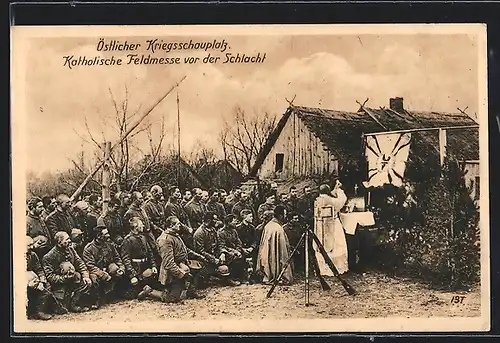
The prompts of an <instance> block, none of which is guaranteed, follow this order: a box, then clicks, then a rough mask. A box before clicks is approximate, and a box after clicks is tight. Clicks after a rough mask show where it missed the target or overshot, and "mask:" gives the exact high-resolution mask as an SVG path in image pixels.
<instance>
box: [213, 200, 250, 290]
mask: <svg viewBox="0 0 500 343" xmlns="http://www.w3.org/2000/svg"><path fill="white" fill-rule="evenodd" d="M244 211H245V210H244ZM250 215H251V213H250ZM237 223H238V222H237V220H236V219H235V218H234V216H233V215H232V214H230V215H228V216H227V217H226V220H225V225H224V226H222V227H221V228H220V229H219V230H218V232H217V237H218V239H219V245H220V251H221V253H223V254H224V255H225V257H226V264H227V266H228V267H229V272H230V273H231V277H232V279H233V281H234V282H235V283H238V282H240V281H241V282H243V283H248V279H249V276H248V275H246V273H245V271H246V270H247V265H246V257H247V256H248V255H250V254H251V253H252V251H253V249H254V248H252V247H249V248H244V247H243V243H242V242H241V239H240V237H239V235H238V231H237V230H236V225H237Z"/></svg>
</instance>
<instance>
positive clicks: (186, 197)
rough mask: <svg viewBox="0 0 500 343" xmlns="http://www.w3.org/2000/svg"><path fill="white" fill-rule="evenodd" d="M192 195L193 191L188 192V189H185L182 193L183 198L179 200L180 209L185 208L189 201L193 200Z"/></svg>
mask: <svg viewBox="0 0 500 343" xmlns="http://www.w3.org/2000/svg"><path fill="white" fill-rule="evenodd" d="M193 194H194V190H193V191H190V190H189V189H186V191H185V192H184V196H183V197H182V200H181V205H182V207H184V206H186V204H187V203H188V202H190V201H191V199H192V198H193Z"/></svg>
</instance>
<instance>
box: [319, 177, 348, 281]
mask: <svg viewBox="0 0 500 343" xmlns="http://www.w3.org/2000/svg"><path fill="white" fill-rule="evenodd" d="M346 201H347V196H346V195H345V193H344V191H343V190H342V189H341V188H340V183H339V182H337V184H336V186H335V189H334V190H333V191H332V192H330V186H328V185H326V184H324V185H321V186H320V188H319V196H318V197H317V198H316V201H315V202H314V232H315V233H316V236H318V238H319V240H320V241H321V243H322V244H323V247H324V248H325V250H326V252H327V254H328V256H329V257H330V259H331V260H332V262H333V264H334V265H335V267H336V268H337V271H338V272H339V274H343V273H345V272H347V271H348V269H349V268H348V263H347V242H346V238H345V233H344V228H343V227H342V223H341V222H340V219H339V212H340V210H341V209H342V207H343V206H344V205H345V203H346ZM313 246H314V251H315V254H316V258H317V260H318V264H319V269H320V272H321V275H325V276H333V273H332V271H331V270H330V268H329V267H328V265H327V264H326V261H325V259H324V258H323V256H322V255H321V253H320V251H319V249H318V246H317V245H316V244H313Z"/></svg>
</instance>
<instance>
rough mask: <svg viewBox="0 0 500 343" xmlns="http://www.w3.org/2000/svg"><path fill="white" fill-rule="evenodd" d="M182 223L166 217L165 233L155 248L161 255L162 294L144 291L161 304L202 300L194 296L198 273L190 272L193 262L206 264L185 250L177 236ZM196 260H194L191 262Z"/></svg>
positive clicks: (159, 238)
mask: <svg viewBox="0 0 500 343" xmlns="http://www.w3.org/2000/svg"><path fill="white" fill-rule="evenodd" d="M181 225H182V224H181V222H180V221H179V219H178V218H177V217H175V216H170V217H168V218H167V222H166V227H167V228H166V230H165V231H164V232H163V233H162V234H161V235H160V237H158V246H159V249H160V253H161V256H162V262H161V266H160V271H159V279H158V281H159V282H160V283H161V285H162V286H163V288H164V290H163V292H161V291H157V290H153V289H152V288H151V287H148V288H146V290H145V296H146V297H147V298H151V299H155V300H160V301H163V302H172V303H178V302H181V301H182V300H183V299H185V298H191V299H201V298H203V297H204V296H202V295H200V294H198V293H196V291H195V284H197V282H196V279H197V277H198V275H197V274H198V271H199V269H201V268H197V269H196V270H194V269H191V268H190V266H192V267H193V266H194V265H195V264H196V265H198V267H200V266H201V265H200V264H199V263H196V262H197V261H196V260H200V261H204V262H206V260H205V258H204V257H203V256H201V255H200V254H197V253H195V252H194V251H192V250H190V249H189V248H187V247H186V245H185V244H184V242H183V241H182V239H181V237H180V236H179V233H180V232H181V230H182V226H181ZM190 258H191V259H196V260H194V261H193V260H190Z"/></svg>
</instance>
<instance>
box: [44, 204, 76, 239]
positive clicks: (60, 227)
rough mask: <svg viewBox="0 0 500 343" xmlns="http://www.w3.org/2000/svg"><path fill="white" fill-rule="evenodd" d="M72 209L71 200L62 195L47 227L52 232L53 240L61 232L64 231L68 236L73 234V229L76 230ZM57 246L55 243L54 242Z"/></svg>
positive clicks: (47, 220)
mask: <svg viewBox="0 0 500 343" xmlns="http://www.w3.org/2000/svg"><path fill="white" fill-rule="evenodd" d="M70 208H71V200H70V198H69V196H67V195H66V194H60V195H58V196H57V199H56V209H55V210H54V211H53V212H52V213H51V214H50V215H49V216H48V217H47V219H46V220H45V225H47V228H48V229H49V231H50V235H51V237H52V239H54V236H55V234H56V233H57V232H59V231H64V232H66V233H67V234H68V235H69V234H71V229H74V228H76V225H75V221H74V219H73V217H72V216H71V213H70V212H69V211H70ZM53 243H54V244H55V242H53Z"/></svg>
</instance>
